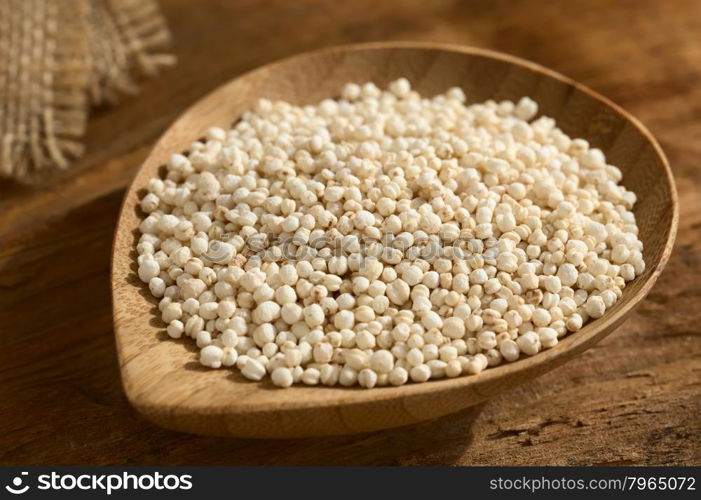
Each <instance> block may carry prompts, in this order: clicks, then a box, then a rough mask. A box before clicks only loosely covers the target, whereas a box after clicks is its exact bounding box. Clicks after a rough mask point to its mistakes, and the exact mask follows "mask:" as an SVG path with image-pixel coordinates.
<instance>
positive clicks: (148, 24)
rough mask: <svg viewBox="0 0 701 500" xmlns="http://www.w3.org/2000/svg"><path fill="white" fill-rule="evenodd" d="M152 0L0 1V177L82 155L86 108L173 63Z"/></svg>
mask: <svg viewBox="0 0 701 500" xmlns="http://www.w3.org/2000/svg"><path fill="white" fill-rule="evenodd" d="M169 39H170V37H169V33H168V29H167V26H166V24H165V19H164V18H163V16H162V15H161V13H160V11H159V9H158V5H157V3H156V1H155V0H70V1H55V0H0V177H12V178H15V179H17V180H20V181H22V182H25V183H26V182H32V181H33V180H35V179H37V177H38V176H40V175H41V174H42V172H43V171H47V170H50V169H56V168H58V169H65V168H67V167H68V166H69V164H70V161H71V160H73V159H75V158H76V157H78V156H80V155H81V154H82V152H83V145H82V143H81V141H80V139H81V138H82V136H83V134H84V131H85V123H86V120H87V115H88V112H89V106H90V104H91V103H92V104H101V103H104V102H115V101H116V99H117V97H118V96H119V94H121V93H134V92H136V90H137V87H136V79H137V77H138V76H141V75H147V76H151V75H154V74H156V73H157V72H158V70H159V69H160V68H162V67H163V66H167V65H171V64H173V63H174V62H175V59H174V57H173V56H171V55H169V54H167V53H164V50H165V48H166V47H167V46H168V44H169V41H170V40H169Z"/></svg>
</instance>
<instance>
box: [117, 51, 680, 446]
mask: <svg viewBox="0 0 701 500" xmlns="http://www.w3.org/2000/svg"><path fill="white" fill-rule="evenodd" d="M402 76H404V77H407V78H409V80H410V81H411V82H412V84H413V85H414V87H415V88H417V89H418V90H419V91H420V92H421V93H422V94H424V95H432V94H435V93H439V92H443V91H445V90H446V89H448V88H449V87H452V86H459V87H462V89H463V90H464V91H465V93H466V95H467V98H468V101H469V102H480V101H484V100H486V99H497V100H500V99H512V100H516V99H518V98H520V97H522V96H524V95H526V96H530V97H532V98H533V99H535V100H536V101H537V102H538V103H539V105H540V112H541V113H544V114H546V115H549V116H552V117H554V118H555V119H556V120H557V123H558V126H560V127H561V128H563V129H564V131H565V132H566V133H568V134H569V135H570V136H574V137H583V138H586V139H588V140H589V141H590V142H591V143H592V144H593V145H594V146H596V147H599V148H601V149H603V151H604V152H605V153H606V156H607V158H608V160H609V162H610V163H612V164H614V165H617V166H619V167H620V168H621V169H622V170H623V173H624V178H623V183H624V184H625V186H626V187H628V188H630V189H632V190H634V191H635V192H636V193H637V195H638V200H639V201H638V204H637V205H636V207H635V213H636V216H637V219H638V224H639V226H640V229H641V231H640V233H641V237H642V241H643V242H644V244H645V250H644V256H645V262H646V264H647V269H646V271H645V273H644V274H643V275H642V276H640V277H638V278H637V279H636V280H635V281H633V282H632V283H630V284H629V286H628V287H627V288H626V289H625V291H624V293H623V297H622V299H621V300H620V301H619V302H618V303H617V304H616V305H615V307H613V308H612V309H611V310H610V311H607V313H606V315H605V316H604V317H603V318H601V319H598V320H596V321H594V322H592V323H589V324H588V325H586V326H585V327H584V328H583V329H582V330H581V331H580V332H577V333H576V334H572V335H570V336H568V337H566V338H564V339H563V340H562V341H561V342H560V343H559V344H558V345H557V346H556V347H555V348H553V349H549V350H546V351H544V352H541V353H539V354H538V355H536V356H534V357H530V358H529V357H526V358H524V359H521V360H519V361H517V362H515V363H510V364H504V365H501V366H498V367H496V368H490V369H488V370H486V371H485V372H483V373H482V374H480V375H477V376H465V377H458V378H454V379H444V380H438V381H433V382H428V383H424V384H408V385H404V386H402V387H382V388H375V389H373V390H365V389H358V388H352V389H348V388H328V387H322V386H318V387H303V386H295V387H292V388H290V389H286V390H281V389H276V388H275V387H273V386H272V384H271V383H270V382H269V381H264V382H260V383H255V382H250V381H248V380H245V379H244V378H243V377H242V376H241V375H239V374H238V373H237V372H236V371H235V370H234V369H220V370H208V369H203V368H201V367H200V366H199V364H198V362H197V356H196V350H195V348H194V347H193V344H194V342H192V340H191V339H185V340H181V341H172V340H170V339H169V338H168V337H167V335H166V334H165V332H164V329H165V325H164V324H162V323H161V321H160V319H159V317H158V315H157V314H156V312H157V309H156V304H157V302H156V300H155V299H153V298H152V297H150V294H149V293H148V291H147V290H146V288H147V287H145V286H144V285H143V284H142V283H141V282H140V281H139V280H138V278H137V277H136V275H135V270H136V266H135V250H134V246H135V241H136V240H137V239H138V234H137V226H138V223H139V220H140V218H141V214H140V213H139V210H138V208H137V207H138V200H139V194H140V193H143V189H144V188H145V186H146V183H147V181H148V179H149V178H151V177H153V176H154V175H156V173H157V172H158V169H159V166H161V165H163V164H164V163H165V161H166V160H167V158H168V157H169V156H170V155H171V154H172V153H175V152H179V151H183V150H185V149H186V148H187V146H188V144H189V143H190V142H192V141H193V140H196V139H198V138H200V137H202V136H203V135H204V133H205V131H206V130H207V129H208V128H209V127H211V126H215V125H216V126H221V127H229V126H231V125H232V123H233V122H234V121H236V119H237V118H238V117H239V116H240V115H241V113H242V112H243V111H244V110H246V109H248V108H250V107H252V105H253V103H254V102H255V101H256V100H257V99H259V98H262V97H265V98H269V99H284V100H286V101H290V102H292V103H296V104H311V103H315V102H318V101H320V100H321V99H323V98H326V97H329V96H335V95H337V94H338V92H339V89H340V87H341V86H342V84H343V83H345V82H348V81H356V82H365V81H373V82H375V83H377V84H378V85H380V86H383V85H386V84H387V83H388V82H390V81H391V80H394V79H396V78H399V77H402ZM677 212H678V208H677V195H676V191H675V187H674V181H673V179H672V175H671V172H670V169H669V165H668V164H667V160H666V159H665V156H664V154H663V153H662V151H661V149H660V147H659V146H658V144H657V142H656V141H655V139H654V138H653V137H652V136H651V134H650V133H649V132H648V131H647V130H646V129H645V127H643V126H642V125H641V124H640V123H639V122H638V121H637V120H636V119H635V118H633V117H632V116H630V115H629V114H628V113H626V112H625V111H623V110H622V109H620V108H619V107H617V106H616V105H614V104H613V103H611V102H609V101H608V100H606V99H605V98H603V97H601V96H599V95H598V94H596V93H594V92H592V91H591V90H589V89H587V88H586V87H584V86H582V85H580V84H577V83H575V82H573V81H572V80H570V79H568V78H565V77H563V76H561V75H559V74H557V73H554V72H552V71H550V70H547V69H545V68H543V67H541V66H538V65H536V64H533V63H530V62H527V61H523V60H521V59H517V58H514V57H510V56H507V55H503V54H499V53H495V52H491V51H487V50H482V49H475V48H469V47H454V46H443V45H436V44H419V43H379V44H369V45H354V46H348V47H339V48H334V49H329V50H322V51H318V52H312V53H309V54H303V55H301V56H298V57H293V58H290V59H285V60H283V61H281V62H276V63H273V64H269V65H267V66H264V67H262V68H260V69H257V70H255V71H252V72H250V73H247V74H245V75H243V76H241V77H239V78H236V79H234V80H232V81H230V82H229V83H227V84H225V85H223V86H221V87H219V88H218V89H216V90H215V91H213V92H212V93H210V94H209V95H207V96H206V97H204V98H203V99H201V100H200V101H199V102H197V103H196V104H195V105H194V106H192V107H191V108H190V109H188V110H187V111H186V112H185V113H184V114H183V115H182V116H181V117H180V118H179V119H178V120H177V121H176V122H175V123H174V124H173V125H172V126H171V127H170V128H169V129H168V130H167V131H166V133H165V134H164V135H163V136H162V137H161V138H160V140H159V141H158V143H157V144H156V146H155V147H154V149H153V151H152V152H151V154H150V155H149V157H148V158H147V159H146V161H145V162H144V164H143V166H142V167H141V170H140V171H139V173H138V174H137V176H136V178H135V179H134V182H133V183H132V185H131V187H130V188H129V192H128V193H127V195H126V198H125V200H124V205H123V207H122V211H121V214H120V217H119V223H118V227H117V233H116V236H115V241H114V249H113V256H112V294H113V307H114V323H115V333H116V339H117V350H118V353H119V364H120V366H121V373H122V381H123V384H124V389H125V391H126V394H127V397H128V398H129V401H130V402H131V404H132V405H134V407H136V409H137V410H138V411H139V412H141V413H142V414H143V415H144V416H145V417H146V418H148V419H149V420H151V421H153V422H155V423H156V424H158V425H161V426H163V427H167V428H171V429H177V430H181V431H186V432H192V433H197V434H208V435H223V436H239V437H257V438H262V437H280V438H289V437H302V436H320V435H332V434H347V433H354V432H361V431H371V430H376V429H384V428H388V427H394V426H400V425H405V424H411V423H414V422H418V421H421V420H427V419H432V418H436V417H440V416H442V415H446V414H448V413H451V412H455V411H458V410H460V409H462V408H465V407H468V406H470V405H474V404H476V403H478V402H480V401H483V400H485V399H487V398H489V397H491V396H494V395H495V394H497V393H499V392H501V391H504V390H506V389H509V388H511V387H513V386H514V385H516V384H521V383H523V382H526V381H528V380H530V379H532V378H533V377H536V376H538V375H541V374H543V373H545V372H547V371H549V370H552V369H553V368H555V367H557V366H559V365H561V364H563V363H564V362H565V361H567V360H569V359H570V358H572V357H573V356H574V355H575V354H578V353H581V352H582V351H584V350H585V349H587V348H589V347H591V346H592V345H593V344H594V343H596V342H598V341H599V340H601V339H602V338H604V337H605V336H606V335H608V334H609V333H611V332H612V331H613V330H614V329H615V328H616V327H617V326H618V325H619V324H620V323H621V322H622V321H623V320H624V319H625V318H626V316H628V314H630V313H631V311H632V310H633V308H634V307H635V306H636V305H637V304H638V303H640V301H641V300H643V298H644V297H645V295H646V294H647V293H648V291H649V290H650V288H651V287H652V285H653V283H654V282H655V280H656V279H657V277H658V275H659V274H660V272H661V271H662V268H663V267H664V265H665V263H666V262H667V259H668V257H669V254H670V252H671V250H672V244H673V241H674V237H675V233H676V228H677V217H678V214H677Z"/></svg>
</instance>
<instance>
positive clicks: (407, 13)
mask: <svg viewBox="0 0 701 500" xmlns="http://www.w3.org/2000/svg"><path fill="white" fill-rule="evenodd" d="M161 3H162V5H163V8H164V11H165V14H166V16H167V18H168V20H169V22H170V26H171V28H172V31H173V34H174V38H175V52H176V54H177V56H178V58H179V64H178V66H177V67H176V68H174V69H171V70H168V71H166V72H165V73H164V74H163V75H162V76H161V77H160V78H157V79H155V80H150V81H148V82H144V84H143V86H142V91H141V93H140V94H139V95H138V96H135V97H127V98H124V99H123V101H122V102H121V104H119V105H118V106H116V107H105V108H103V109H100V110H98V111H96V112H95V113H94V114H93V116H92V118H91V120H90V125H89V132H88V134H87V137H86V144H87V150H88V152H87V154H86V155H85V156H84V158H83V159H82V160H81V161H80V162H79V163H78V164H77V165H76V167H75V168H74V169H73V170H71V171H70V172H68V173H66V174H64V175H60V176H52V177H50V178H47V179H46V181H45V182H44V183H43V185H42V186H39V187H36V188H33V189H30V188H26V187H19V186H17V185H13V184H10V183H3V184H0V332H1V333H0V382H1V383H0V463H1V464H51V465H56V464H100V465H102V464H115V465H135V464H162V465H166V464H172V465H183V464H193V465H194V464H200V465H206V464H231V465H254V464H351V465H360V464H373V465H393V464H396V465H413V464H420V465H445V464H460V465H468V464H699V463H700V462H701V417H700V416H699V415H701V336H700V332H701V326H700V325H701V307H700V304H699V302H700V298H701V255H700V254H699V251H700V250H701V238H700V237H699V228H701V202H699V198H698V195H699V178H700V176H701V167H699V161H700V160H699V158H701V86H699V79H700V77H701V43H700V40H699V33H701V3H699V2H697V1H695V0H689V1H670V2H662V1H659V2H655V1H640V0H625V1H615V2H614V1H611V2H603V1H586V2H584V1H582V2H541V1H529V2H510V1H508V2H507V1H504V2H491V1H477V2H454V1H447V0H445V1H434V2H425V1H421V0H417V1H408V2H382V3H378V2H375V1H371V0H362V1H361V0H355V1H338V2H331V1H328V2H321V1H294V2H286V1H280V2H254V1H236V2H231V1H224V0H219V1H208V2H204V1H203V2H197V3H195V2H192V1H190V0H162V1H161ZM383 39H391V40H395V39H407V40H431V41H440V42H452V43H461V44H472V45H476V46H481V47H488V48H492V49H496V50H502V51H505V52H510V53H512V54H515V55H518V56H522V57H525V58H527V59H531V60H534V61H536V62H539V63H541V64H544V65H546V66H549V67H551V68H553V69H555V70H557V71H560V72H562V73H564V74H566V75H568V76H570V77H573V78H575V79H577V80H579V81H581V82H583V83H585V84H587V85H589V86H591V87H592V88H594V89H595V90H598V91H600V92H601V93H603V94H604V95H607V96H608V97H610V98H612V99H613V100H614V101H616V102H618V103H619V104H621V105H622V106H624V107H625V108H627V109H628V110H630V111H631V112H633V113H634V114H635V115H637V116H638V117H639V118H640V119H641V120H642V121H643V122H644V123H646V124H647V125H648V126H649V127H650V129H651V130H652V132H653V133H654V134H656V136H657V137H658V139H659V140H660V142H661V144H662V147H663V148H664V150H665V151H666V153H667V154H668V156H669V159H670V161H671V163H672V167H673V170H674V173H675V176H676V180H677V186H678V189H679V194H680V202H681V220H680V230H679V236H678V238H677V246H676V249H675V252H674V254H673V256H672V259H671V261H670V263H669V265H668V266H667V269H666V271H665V272H664V274H663V275H662V277H661V279H660V280H659V282H658V284H657V285H656V287H655V288H654V290H653V291H652V293H651V294H650V296H649V297H648V299H647V300H646V301H645V302H644V304H643V305H642V306H641V307H640V308H639V309H638V310H637V313H636V314H635V315H634V316H633V317H632V318H631V319H630V320H629V321H627V322H626V323H625V324H624V325H623V326H622V327H621V328H620V329H619V330H618V331H617V332H616V333H614V334H613V335H611V336H610V337H609V338H608V339H606V340H605V341H604V342H602V343H601V344H599V345H597V346H596V347H595V348H594V349H591V350H590V351H588V352H587V353H586V354H584V355H582V356H580V357H578V358H577V359H575V360H574V361H572V362H570V363H568V364H567V365H565V366H563V367H561V368H559V369H557V370H555V371H553V372H551V373H549V374H548V375H546V376H544V377H542V378H540V379H537V380H536V381H535V382H531V383H529V384H527V385H525V386H522V387H518V388H516V389H513V390H511V391H509V392H507V393H505V394H503V395H502V396H500V397H498V398H495V399H493V400H491V401H489V402H487V403H485V404H482V405H480V406H478V407H474V408H471V409H468V410H465V411H463V412H461V413H458V414H456V415H452V416H448V417H445V418H442V419H440V420H437V421H433V422H427V423H424V424H420V425H416V426H413V427H411V428H402V429H396V430H390V431H384V432H377V433H372V434H365V435H359V436H346V437H335V438H324V439H304V440H296V441H272V440H271V441H248V440H235V439H221V438H206V437H197V436H190V435H185V434H179V433H175V432H171V431H166V430H163V429H160V428H157V427H154V426H153V425H151V424H149V423H147V422H145V421H144V420H142V419H141V418H139V416H138V415H136V414H135V412H134V411H133V410H132V409H131V408H130V407H129V405H128V404H127V402H126V400H125V397H124V395H123V393H122V389H121V386H120V382H119V378H118V371H117V364H116V357H115V349H114V339H113V334H112V315H111V305H110V293H109V260H110V250H111V248H110V247H111V242H112V234H113V231H114V224H115V221H116V219H117V212H118V210H119V206H120V203H121V199H122V195H123V193H124V188H125V186H126V185H127V184H128V182H129V181H130V179H131V177H132V175H133V173H134V172H135V170H136V169H137V168H138V165H139V163H140V162H141V161H142V159H143V158H144V157H145V155H146V153H147V152H148V150H149V147H150V146H151V144H153V142H154V140H155V139H156V137H157V136H158V135H159V134H160V133H161V132H162V131H163V130H164V129H165V127H166V126H167V125H168V124H169V123H170V122H171V121H172V120H173V119H174V118H175V117H176V116H177V115H178V114H179V113H180V112H181V111H182V110H183V109H184V108H185V107H186V106H188V105H189V104H190V103H192V102H193V101H194V100H195V99H197V98H198V97H200V96H201V95H203V94H204V93H206V92H207V91H208V90H210V89H212V88H213V87H215V86H217V85H218V84H220V83H222V82H224V81H226V80H228V79H230V78H232V77H234V76H236V75H237V74H240V73H242V72H244V71H246V70H248V69H251V68H254V67H256V66H258V65H260V64H262V63H265V62H268V61H271V60H274V59H278V58H281V57H284V56H287V55H290V54H295V53H298V52H302V51H306V50H309V49H313V48H317V47H323V46H329V45H336V44H342V43H348V42H359V41H372V40H383Z"/></svg>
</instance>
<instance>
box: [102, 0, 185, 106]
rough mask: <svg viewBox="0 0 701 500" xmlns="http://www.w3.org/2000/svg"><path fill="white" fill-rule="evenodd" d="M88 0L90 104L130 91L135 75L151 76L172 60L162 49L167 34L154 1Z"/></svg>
mask: <svg viewBox="0 0 701 500" xmlns="http://www.w3.org/2000/svg"><path fill="white" fill-rule="evenodd" d="M91 1H92V9H91V14H90V16H91V23H90V28H91V29H90V33H89V37H90V41H91V43H90V46H91V50H92V59H93V71H92V73H91V80H90V99H91V101H92V102H93V103H95V104H101V103H103V102H115V101H116V100H117V98H118V96H119V95H120V94H123V93H127V94H133V93H135V92H136V91H137V85H136V77H137V76H139V75H146V76H153V75H155V74H157V73H158V70H159V69H161V68H162V67H164V66H170V65H172V64H174V63H175V58H174V57H173V56H172V55H170V54H167V53H165V52H164V49H165V48H166V47H167V46H168V45H169V43H170V34H169V32H168V28H167V26H166V23H165V19H164V18H163V16H162V15H161V13H160V11H159V10H158V5H157V3H156V2H155V1H154V0H91Z"/></svg>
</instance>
